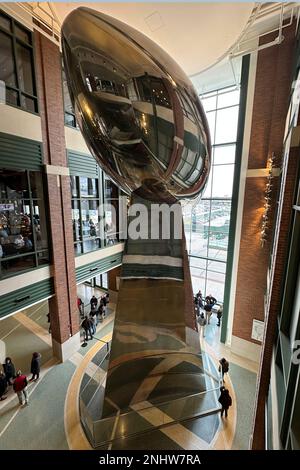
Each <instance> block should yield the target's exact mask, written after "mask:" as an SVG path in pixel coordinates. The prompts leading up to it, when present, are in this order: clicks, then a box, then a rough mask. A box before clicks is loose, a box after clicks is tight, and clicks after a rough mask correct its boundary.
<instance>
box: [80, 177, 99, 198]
mask: <svg viewBox="0 0 300 470" xmlns="http://www.w3.org/2000/svg"><path fill="white" fill-rule="evenodd" d="M80 192H81V196H94V197H98V180H96V179H94V178H86V177H83V176H80Z"/></svg>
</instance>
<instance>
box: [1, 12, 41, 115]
mask: <svg viewBox="0 0 300 470" xmlns="http://www.w3.org/2000/svg"><path fill="white" fill-rule="evenodd" d="M5 25H6V26H5ZM1 35H3V38H4V37H5V38H7V39H9V42H10V43H11V51H12V65H13V69H14V72H13V73H14V84H7V83H6V82H5V81H4V82H5V88H6V104H7V105H9V106H14V107H17V108H21V109H23V110H24V111H27V112H31V113H33V114H38V112H39V109H38V96H37V86H36V77H35V61H34V41H33V34H32V32H31V31H30V30H29V29H27V28H25V27H24V26H23V25H22V24H20V23H18V21H16V20H15V19H14V18H12V17H10V16H9V15H7V14H6V13H4V12H3V11H2V10H0V36H1ZM21 51H23V54H24V53H25V54H27V55H28V56H29V69H30V73H31V78H32V83H31V89H32V91H31V92H29V91H28V90H25V86H24V83H22V81H23V80H24V78H23V80H22V78H21V76H22V74H24V75H26V74H27V73H28V71H27V72H26V71H23V70H22V67H21V65H20V64H21V59H22V57H21ZM13 97H14V99H13Z"/></svg>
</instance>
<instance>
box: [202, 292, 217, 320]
mask: <svg viewBox="0 0 300 470" xmlns="http://www.w3.org/2000/svg"><path fill="white" fill-rule="evenodd" d="M216 302H217V299H215V298H214V297H213V296H212V295H211V294H209V295H207V296H206V297H205V305H204V310H205V312H206V321H207V323H208V325H209V324H210V317H211V314H212V308H213V306H214V305H215V303H216Z"/></svg>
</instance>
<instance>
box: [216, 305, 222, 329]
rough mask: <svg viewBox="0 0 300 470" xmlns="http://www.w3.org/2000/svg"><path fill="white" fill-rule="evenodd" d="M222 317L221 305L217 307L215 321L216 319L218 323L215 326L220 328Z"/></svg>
mask: <svg viewBox="0 0 300 470" xmlns="http://www.w3.org/2000/svg"><path fill="white" fill-rule="evenodd" d="M222 316H223V305H220V306H219V309H218V311H217V319H218V323H217V326H221V318H222Z"/></svg>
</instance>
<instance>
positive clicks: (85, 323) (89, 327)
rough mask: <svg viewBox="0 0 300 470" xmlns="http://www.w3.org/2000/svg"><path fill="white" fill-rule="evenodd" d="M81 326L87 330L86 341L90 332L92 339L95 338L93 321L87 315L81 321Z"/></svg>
mask: <svg viewBox="0 0 300 470" xmlns="http://www.w3.org/2000/svg"><path fill="white" fill-rule="evenodd" d="M81 326H82V328H83V329H84V332H85V341H88V340H89V334H90V337H91V339H93V333H92V322H91V320H90V319H89V318H88V317H87V316H85V317H84V320H83V322H82V323H81Z"/></svg>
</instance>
